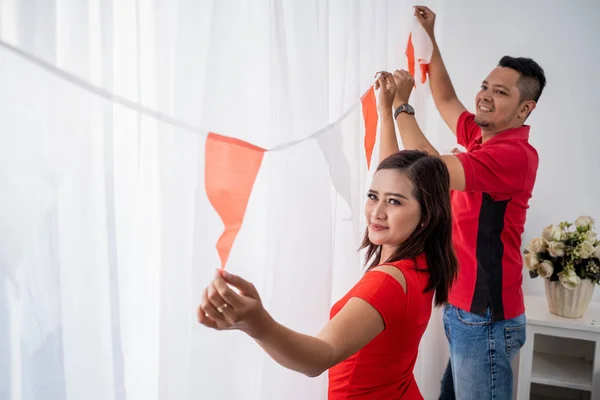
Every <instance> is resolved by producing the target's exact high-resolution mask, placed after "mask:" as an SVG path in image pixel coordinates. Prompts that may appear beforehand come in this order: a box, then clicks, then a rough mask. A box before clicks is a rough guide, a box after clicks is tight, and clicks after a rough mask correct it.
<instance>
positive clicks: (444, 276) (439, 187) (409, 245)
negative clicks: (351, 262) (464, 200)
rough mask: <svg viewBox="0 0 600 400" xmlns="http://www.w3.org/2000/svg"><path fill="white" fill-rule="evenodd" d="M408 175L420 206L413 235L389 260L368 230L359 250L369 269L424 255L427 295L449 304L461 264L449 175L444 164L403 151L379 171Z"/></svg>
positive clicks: (440, 303)
mask: <svg viewBox="0 0 600 400" xmlns="http://www.w3.org/2000/svg"><path fill="white" fill-rule="evenodd" d="M382 169H394V170H397V171H400V172H403V173H405V174H406V176H407V177H408V179H409V180H410V181H411V182H412V185H413V190H414V193H413V195H414V196H415V198H416V199H417V201H418V202H419V205H420V206H421V221H420V223H419V225H418V226H417V228H416V229H415V230H414V232H413V233H412V234H411V235H410V236H409V237H408V239H406V241H404V242H403V243H402V244H401V245H400V247H399V248H398V249H397V250H396V251H395V252H394V253H393V254H392V255H391V256H390V258H389V259H387V260H381V246H379V245H375V244H373V243H372V242H371V241H370V240H369V232H368V228H367V230H366V231H365V236H364V239H363V242H362V245H361V247H360V249H361V250H362V249H367V255H366V263H369V260H372V261H371V263H370V265H369V268H373V267H374V266H377V265H380V264H382V263H391V262H395V261H399V260H404V259H415V258H416V257H417V256H418V255H419V254H421V253H423V252H425V256H426V258H427V265H428V268H429V270H428V272H429V283H428V285H427V287H426V288H425V291H429V290H435V305H436V306H440V305H443V304H445V303H446V302H447V301H448V292H449V291H450V287H451V286H452V283H453V282H454V280H455V279H456V274H457V272H458V262H457V261H456V256H455V254H454V250H453V248H452V210H451V207H450V174H449V173H448V168H447V167H446V164H445V163H444V161H442V160H441V159H440V158H439V157H433V156H430V155H428V154H427V153H424V152H421V151H416V150H402V151H399V152H398V153H396V154H393V155H391V156H390V157H388V158H386V159H385V160H383V161H382V162H381V163H380V164H379V166H378V167H377V171H380V170H382Z"/></svg>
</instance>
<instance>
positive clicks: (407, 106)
mask: <svg viewBox="0 0 600 400" xmlns="http://www.w3.org/2000/svg"><path fill="white" fill-rule="evenodd" d="M401 112H405V113H407V114H408V115H415V109H414V108H412V106H411V105H410V104H403V105H401V106H400V107H398V108H396V111H395V112H394V119H396V118H397V117H398V115H399V114H400V113H401Z"/></svg>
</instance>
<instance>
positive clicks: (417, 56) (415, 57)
mask: <svg viewBox="0 0 600 400" xmlns="http://www.w3.org/2000/svg"><path fill="white" fill-rule="evenodd" d="M432 54H433V42H432V41H431V38H430V37H429V34H428V33H427V32H426V31H425V29H424V28H423V26H421V24H420V23H418V22H415V23H414V24H413V28H412V31H411V33H410V34H409V35H408V43H407V45H406V62H407V64H408V72H409V73H410V74H411V75H412V76H413V78H415V82H416V81H417V77H416V76H415V72H416V63H419V69H420V72H421V83H425V81H426V80H427V74H428V72H429V63H430V62H431V56H432Z"/></svg>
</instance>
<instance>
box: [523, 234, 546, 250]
mask: <svg viewBox="0 0 600 400" xmlns="http://www.w3.org/2000/svg"><path fill="white" fill-rule="evenodd" d="M527 249H528V250H529V251H530V252H532V253H543V252H545V251H546V242H545V241H544V239H542V238H539V237H537V238H533V239H531V242H529V246H527Z"/></svg>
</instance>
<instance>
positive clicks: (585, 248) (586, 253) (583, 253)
mask: <svg viewBox="0 0 600 400" xmlns="http://www.w3.org/2000/svg"><path fill="white" fill-rule="evenodd" d="M595 250H596V248H595V247H594V245H593V244H592V243H591V242H588V241H587V240H586V241H584V242H583V243H581V244H580V245H579V256H580V257H581V258H590V257H591V256H592V255H593V254H594V252H595Z"/></svg>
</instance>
